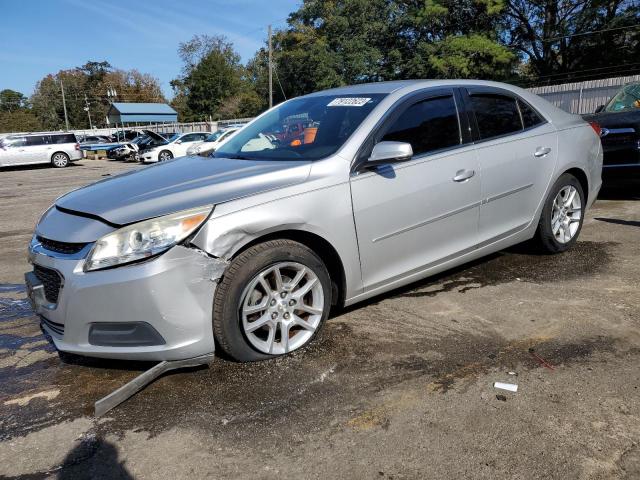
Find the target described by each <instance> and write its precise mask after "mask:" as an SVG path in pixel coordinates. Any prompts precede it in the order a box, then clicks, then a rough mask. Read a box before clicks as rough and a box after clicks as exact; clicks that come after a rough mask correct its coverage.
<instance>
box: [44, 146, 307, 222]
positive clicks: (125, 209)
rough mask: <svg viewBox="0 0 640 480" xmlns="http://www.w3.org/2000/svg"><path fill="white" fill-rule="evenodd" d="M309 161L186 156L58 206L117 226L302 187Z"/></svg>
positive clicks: (86, 191)
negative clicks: (290, 186)
mask: <svg viewBox="0 0 640 480" xmlns="http://www.w3.org/2000/svg"><path fill="white" fill-rule="evenodd" d="M310 169H311V162H299V161H261V160H232V159H227V158H210V157H183V158H178V159H176V160H171V161H168V162H163V163H159V164H156V165H153V166H150V167H146V168H143V169H141V170H137V171H133V172H127V173H124V174H121V175H118V176H115V177H112V178H108V179H105V180H102V181H100V182H97V183H94V184H92V185H89V186H86V187H83V188H80V189H78V190H74V191H73V192H70V193H68V194H66V195H64V196H63V197H60V198H59V199H58V200H57V201H56V205H57V206H58V207H61V208H63V209H67V210H69V211H73V212H77V213H80V214H85V215H89V216H97V217H99V218H101V219H103V220H106V221H107V222H109V223H112V224H115V225H126V224H129V223H134V222H138V221H141V220H146V219H148V218H152V217H158V216H161V215H166V214H169V213H173V212H177V211H179V210H185V209H187V208H193V207H198V206H202V205H215V204H218V203H222V202H227V201H229V200H233V199H236V198H240V197H245V196H248V195H253V194H256V193H260V192H264V191H267V190H273V189H276V188H281V187H285V186H288V185H294V184H297V183H301V182H304V181H305V180H306V179H307V177H308V176H309V172H310Z"/></svg>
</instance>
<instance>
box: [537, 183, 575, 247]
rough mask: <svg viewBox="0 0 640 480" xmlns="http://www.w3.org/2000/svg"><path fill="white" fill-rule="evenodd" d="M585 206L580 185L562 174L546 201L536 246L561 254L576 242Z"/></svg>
mask: <svg viewBox="0 0 640 480" xmlns="http://www.w3.org/2000/svg"><path fill="white" fill-rule="evenodd" d="M585 205H586V202H585V198H584V191H583V189H582V185H580V182H579V181H578V179H577V178H576V177H574V176H573V175H571V174H569V173H565V174H563V175H562V176H561V177H560V178H559V179H558V181H557V182H556V183H555V184H554V185H553V187H552V188H551V191H550V192H549V196H548V197H547V200H546V201H545V205H544V208H543V209H542V215H541V217H540V223H539V224H538V230H537V232H536V239H537V243H538V244H539V245H540V247H542V249H543V250H545V251H546V252H548V253H560V252H564V251H565V250H568V249H569V248H571V246H572V245H573V244H574V243H576V241H577V240H578V235H579V234H580V230H581V229H582V222H583V220H584V207H585Z"/></svg>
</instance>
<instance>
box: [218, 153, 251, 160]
mask: <svg viewBox="0 0 640 480" xmlns="http://www.w3.org/2000/svg"><path fill="white" fill-rule="evenodd" d="M221 157H222V158H229V159H231V160H255V158H251V157H247V156H246V155H224V154H223V155H221Z"/></svg>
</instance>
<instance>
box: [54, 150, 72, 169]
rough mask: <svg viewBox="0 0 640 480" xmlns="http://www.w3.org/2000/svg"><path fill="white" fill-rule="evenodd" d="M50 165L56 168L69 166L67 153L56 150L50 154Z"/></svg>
mask: <svg viewBox="0 0 640 480" xmlns="http://www.w3.org/2000/svg"><path fill="white" fill-rule="evenodd" d="M51 165H53V166H54V167H56V168H64V167H67V166H69V155H67V154H66V153H64V152H56V153H54V154H53V155H52V156H51Z"/></svg>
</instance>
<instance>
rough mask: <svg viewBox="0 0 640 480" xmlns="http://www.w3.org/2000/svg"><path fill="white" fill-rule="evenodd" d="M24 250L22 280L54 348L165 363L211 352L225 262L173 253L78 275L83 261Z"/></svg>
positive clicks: (193, 252)
mask: <svg viewBox="0 0 640 480" xmlns="http://www.w3.org/2000/svg"><path fill="white" fill-rule="evenodd" d="M71 257H73V256H68V255H63V254H56V255H54V254H52V253H51V252H48V251H45V250H43V249H42V248H38V247H37V246H33V245H32V247H31V248H30V252H29V260H30V262H31V263H33V265H34V272H30V273H28V274H27V275H26V276H25V280H26V283H27V289H28V292H29V296H30V299H31V301H32V303H33V305H34V310H35V311H36V313H38V314H39V315H40V316H41V318H42V327H43V329H44V330H45V331H46V332H47V333H48V334H49V335H50V336H51V337H52V339H53V342H54V343H55V345H56V347H57V348H58V349H59V350H61V351H65V352H71V353H76V354H79V355H87V356H95V357H102V358H118V359H127V360H154V361H165V360H167V361H172V360H183V359H190V358H195V357H199V356H202V355H207V354H210V353H212V352H213V351H214V340H213V328H212V307H213V296H214V294H215V289H216V287H217V281H218V280H219V279H220V277H221V276H222V274H223V273H224V271H225V269H226V267H227V265H228V263H227V262H226V261H223V260H220V259H216V258H212V257H210V256H208V255H207V254H206V253H204V252H202V251H201V250H199V249H196V248H190V247H184V246H175V247H173V248H171V249H170V250H169V251H167V252H165V253H164V254H162V255H159V256H158V257H156V258H153V259H150V260H148V261H145V262H141V263H136V264H132V265H123V266H120V267H117V268H111V269H107V270H98V271H93V272H84V271H83V269H82V267H83V264H84V259H83V258H77V257H75V258H71Z"/></svg>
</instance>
